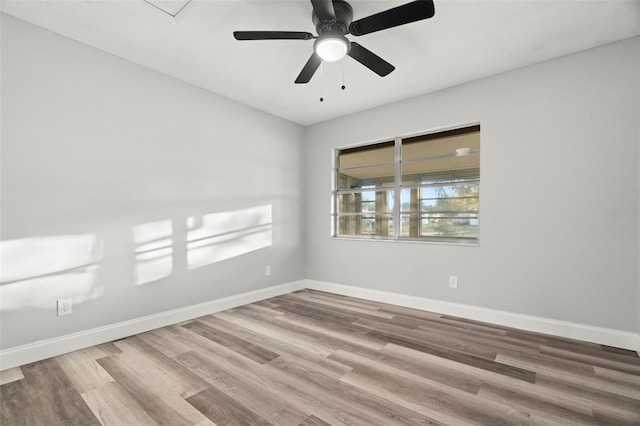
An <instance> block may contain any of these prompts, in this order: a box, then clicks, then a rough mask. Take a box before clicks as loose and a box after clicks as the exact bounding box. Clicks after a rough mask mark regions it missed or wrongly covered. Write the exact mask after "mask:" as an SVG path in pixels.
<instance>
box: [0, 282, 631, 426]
mask: <svg viewBox="0 0 640 426" xmlns="http://www.w3.org/2000/svg"><path fill="white" fill-rule="evenodd" d="M1 378H2V386H1V387H0V389H1V391H2V393H1V395H2V401H1V405H2V410H1V416H0V421H1V424H2V425H29V426H33V425H47V426H53V425H94V424H96V425H97V424H103V425H155V424H162V425H171V426H174V425H175V426H177V425H212V424H216V425H278V426H284V425H306V426H312V425H341V424H347V425H367V426H370V425H385V426H386V425H422V424H429V425H431V424H433V425H441V424H447V425H480V424H481V425H491V426H499V425H565V424H566V425H583V424H584V425H616V426H618V425H640V358H638V356H637V355H636V354H635V353H634V352H631V351H626V350H622V349H616V348H611V347H605V346H601V345H596V344H592V343H585V342H579V341H574V340H570V339H564V338H558V337H552V336H547V335H542V334H537V333H529V332H524V331H520V330H516V329H511V328H506V327H499V326H494V325H489V324H485V323H480V322H475V321H469V320H464V319H460V318H454V317H449V316H444V315H438V314H433V313H428V312H422V311H417V310H412V309H407V308H402V307H397V306H392V305H385V304H382V303H376V302H370V301H365V300H360V299H354V298H349V297H344V296H337V295H332V294H327V293H321V292H316V291H309V290H304V291H300V292H296V293H291V294H287V295H284V296H280V297H276V298H273V299H269V300H266V301H262V302H259V303H254V304H251V305H247V306H243V307H240V308H236V309H231V310H229V311H225V312H220V313H217V314H214V315H209V316H205V317H201V318H198V319H196V320H193V321H187V322H184V323H181V324H177V325H173V326H170V327H165V328H161V329H158V330H154V331H151V332H148V333H144V334H140V335H137V336H132V337H129V338H126V339H122V340H118V341H115V342H111V343H106V344H103V345H99V346H95V347H91V348H88V349H84V350H81V351H77V352H73V353H69V354H66V355H62V356H58V357H55V358H51V359H48V360H44V361H40V362H36V363H33V364H29V365H25V366H23V367H20V368H15V369H11V370H7V371H4V372H2V375H1Z"/></svg>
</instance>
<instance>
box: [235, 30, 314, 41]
mask: <svg viewBox="0 0 640 426" xmlns="http://www.w3.org/2000/svg"><path fill="white" fill-rule="evenodd" d="M233 36H234V37H235V38H236V40H311V39H312V38H313V34H311V33H307V32H303V31H234V32H233Z"/></svg>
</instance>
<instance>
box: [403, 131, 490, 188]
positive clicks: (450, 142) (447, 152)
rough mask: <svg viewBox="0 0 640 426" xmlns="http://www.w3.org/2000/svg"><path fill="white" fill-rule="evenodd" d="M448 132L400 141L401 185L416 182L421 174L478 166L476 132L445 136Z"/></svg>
mask: <svg viewBox="0 0 640 426" xmlns="http://www.w3.org/2000/svg"><path fill="white" fill-rule="evenodd" d="M474 129H475V128H474ZM448 133H449V132H444V133H443V136H442V137H438V135H425V136H423V137H415V138H410V139H405V140H403V142H402V183H403V184H405V185H408V184H416V183H418V182H419V181H421V180H423V177H424V176H429V175H434V174H443V173H445V174H452V173H455V172H456V171H459V170H468V169H479V168H480V131H479V130H478V131H471V132H467V133H461V134H454V135H449V136H447V134H448ZM442 178H444V176H441V177H440V179H436V180H441V179H442ZM421 183H422V182H421Z"/></svg>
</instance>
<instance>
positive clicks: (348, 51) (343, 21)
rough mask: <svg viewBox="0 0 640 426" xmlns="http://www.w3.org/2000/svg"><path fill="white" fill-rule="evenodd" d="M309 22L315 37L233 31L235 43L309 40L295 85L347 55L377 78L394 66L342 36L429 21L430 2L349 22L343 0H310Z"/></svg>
mask: <svg viewBox="0 0 640 426" xmlns="http://www.w3.org/2000/svg"><path fill="white" fill-rule="evenodd" d="M311 5H312V6H313V12H312V13H311V19H312V21H313V24H314V25H315V26H316V31H317V32H318V35H317V36H314V35H313V34H311V33H308V32H302V31H235V32H234V33H233V36H234V37H235V38H236V40H311V39H315V42H314V44H313V50H314V51H313V54H312V55H311V57H310V58H309V60H308V61H307V63H306V64H305V65H304V67H303V68H302V71H301V72H300V74H299V75H298V78H296V83H308V82H309V81H310V80H311V77H313V74H315V72H316V70H317V69H318V67H320V64H321V63H322V61H323V60H325V61H329V62H333V61H337V60H339V59H342V58H343V57H344V56H345V55H349V56H351V57H352V58H353V59H355V60H356V61H358V62H360V63H361V64H362V65H364V66H365V67H367V68H369V69H370V70H371V71H373V72H375V73H376V74H378V75H379V76H381V77H384V76H386V75H388V74H389V73H391V72H392V71H393V70H394V69H395V67H394V66H393V65H391V64H390V63H388V62H387V61H385V60H384V59H382V58H381V57H379V56H378V55H376V54H375V53H373V52H371V51H370V50H369V49H367V48H365V47H363V46H361V45H360V44H358V43H356V42H355V41H349V40H348V39H347V38H346V37H345V36H346V35H347V34H351V35H353V36H361V35H365V34H370V33H373V32H376V31H380V30H386V29H388V28H393V27H397V26H399V25H404V24H408V23H411V22H415V21H420V20H423V19H428V18H431V17H432V16H433V15H434V14H435V8H434V5H433V0H417V1H413V2H411V3H407V4H404V5H402V6H398V7H394V8H392V9H388V10H385V11H384V12H380V13H376V14H374V15H371V16H368V17H366V18H362V19H358V20H357V21H353V22H352V19H353V9H352V8H351V5H349V3H347V2H346V1H344V0H311Z"/></svg>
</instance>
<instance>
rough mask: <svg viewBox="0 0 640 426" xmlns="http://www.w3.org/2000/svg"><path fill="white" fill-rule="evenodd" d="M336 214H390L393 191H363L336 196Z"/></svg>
mask: <svg viewBox="0 0 640 426" xmlns="http://www.w3.org/2000/svg"><path fill="white" fill-rule="evenodd" d="M337 208H338V213H363V212H370V213H391V212H393V191H391V190H389V191H364V192H347V193H340V194H338V206H337Z"/></svg>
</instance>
